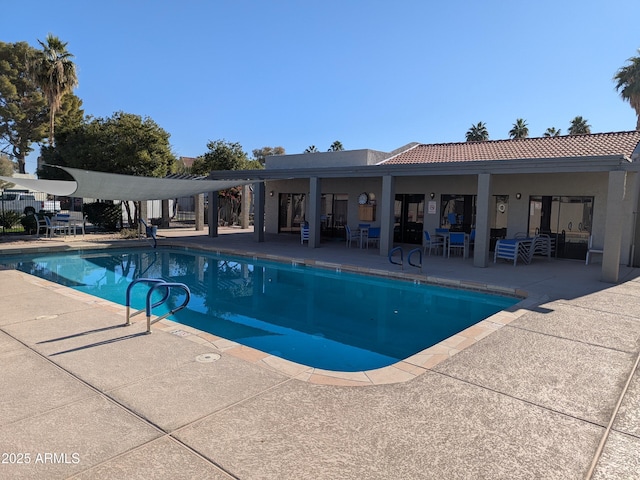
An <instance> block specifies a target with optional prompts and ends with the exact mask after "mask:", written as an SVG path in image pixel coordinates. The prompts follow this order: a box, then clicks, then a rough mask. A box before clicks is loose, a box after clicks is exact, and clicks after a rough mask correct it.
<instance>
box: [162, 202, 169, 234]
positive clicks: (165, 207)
mask: <svg viewBox="0 0 640 480" xmlns="http://www.w3.org/2000/svg"><path fill="white" fill-rule="evenodd" d="M169 217H170V215H169V200H162V222H161V223H160V228H169Z"/></svg>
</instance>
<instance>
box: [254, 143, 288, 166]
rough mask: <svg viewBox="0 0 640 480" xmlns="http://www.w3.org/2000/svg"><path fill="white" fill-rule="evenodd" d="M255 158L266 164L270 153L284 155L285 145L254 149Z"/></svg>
mask: <svg viewBox="0 0 640 480" xmlns="http://www.w3.org/2000/svg"><path fill="white" fill-rule="evenodd" d="M252 154H253V158H254V159H255V160H257V161H258V162H260V164H261V165H264V162H265V159H266V157H268V156H269V155H284V154H285V151H284V147H262V148H256V149H254V150H253V151H252Z"/></svg>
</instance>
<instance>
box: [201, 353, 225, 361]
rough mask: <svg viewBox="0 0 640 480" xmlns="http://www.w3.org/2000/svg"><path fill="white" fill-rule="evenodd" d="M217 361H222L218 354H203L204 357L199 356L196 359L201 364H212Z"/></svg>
mask: <svg viewBox="0 0 640 480" xmlns="http://www.w3.org/2000/svg"><path fill="white" fill-rule="evenodd" d="M216 360H220V355H218V354H217V353H203V354H202V355H198V356H197V357H196V362H200V363H211V362H214V361H216Z"/></svg>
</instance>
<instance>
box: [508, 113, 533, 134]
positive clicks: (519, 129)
mask: <svg viewBox="0 0 640 480" xmlns="http://www.w3.org/2000/svg"><path fill="white" fill-rule="evenodd" d="M528 136H529V127H527V121H526V120H523V119H522V118H518V119H517V120H516V123H514V124H513V128H512V129H511V130H509V137H510V138H527V137H528Z"/></svg>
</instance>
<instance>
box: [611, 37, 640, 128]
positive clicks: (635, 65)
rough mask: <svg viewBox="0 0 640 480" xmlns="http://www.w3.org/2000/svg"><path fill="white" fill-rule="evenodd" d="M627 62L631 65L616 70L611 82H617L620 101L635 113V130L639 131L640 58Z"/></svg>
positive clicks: (639, 50)
mask: <svg viewBox="0 0 640 480" xmlns="http://www.w3.org/2000/svg"><path fill="white" fill-rule="evenodd" d="M638 53H640V48H639V49H638ZM627 61H628V62H631V64H630V65H626V66H624V67H622V68H621V69H620V70H618V73H616V76H615V77H613V80H614V81H616V82H617V83H616V90H617V91H618V92H620V96H621V97H622V99H623V100H626V101H627V102H629V104H631V108H633V109H634V110H635V111H636V115H637V116H638V121H637V122H636V130H640V57H631V58H630V59H629V60H627Z"/></svg>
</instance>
